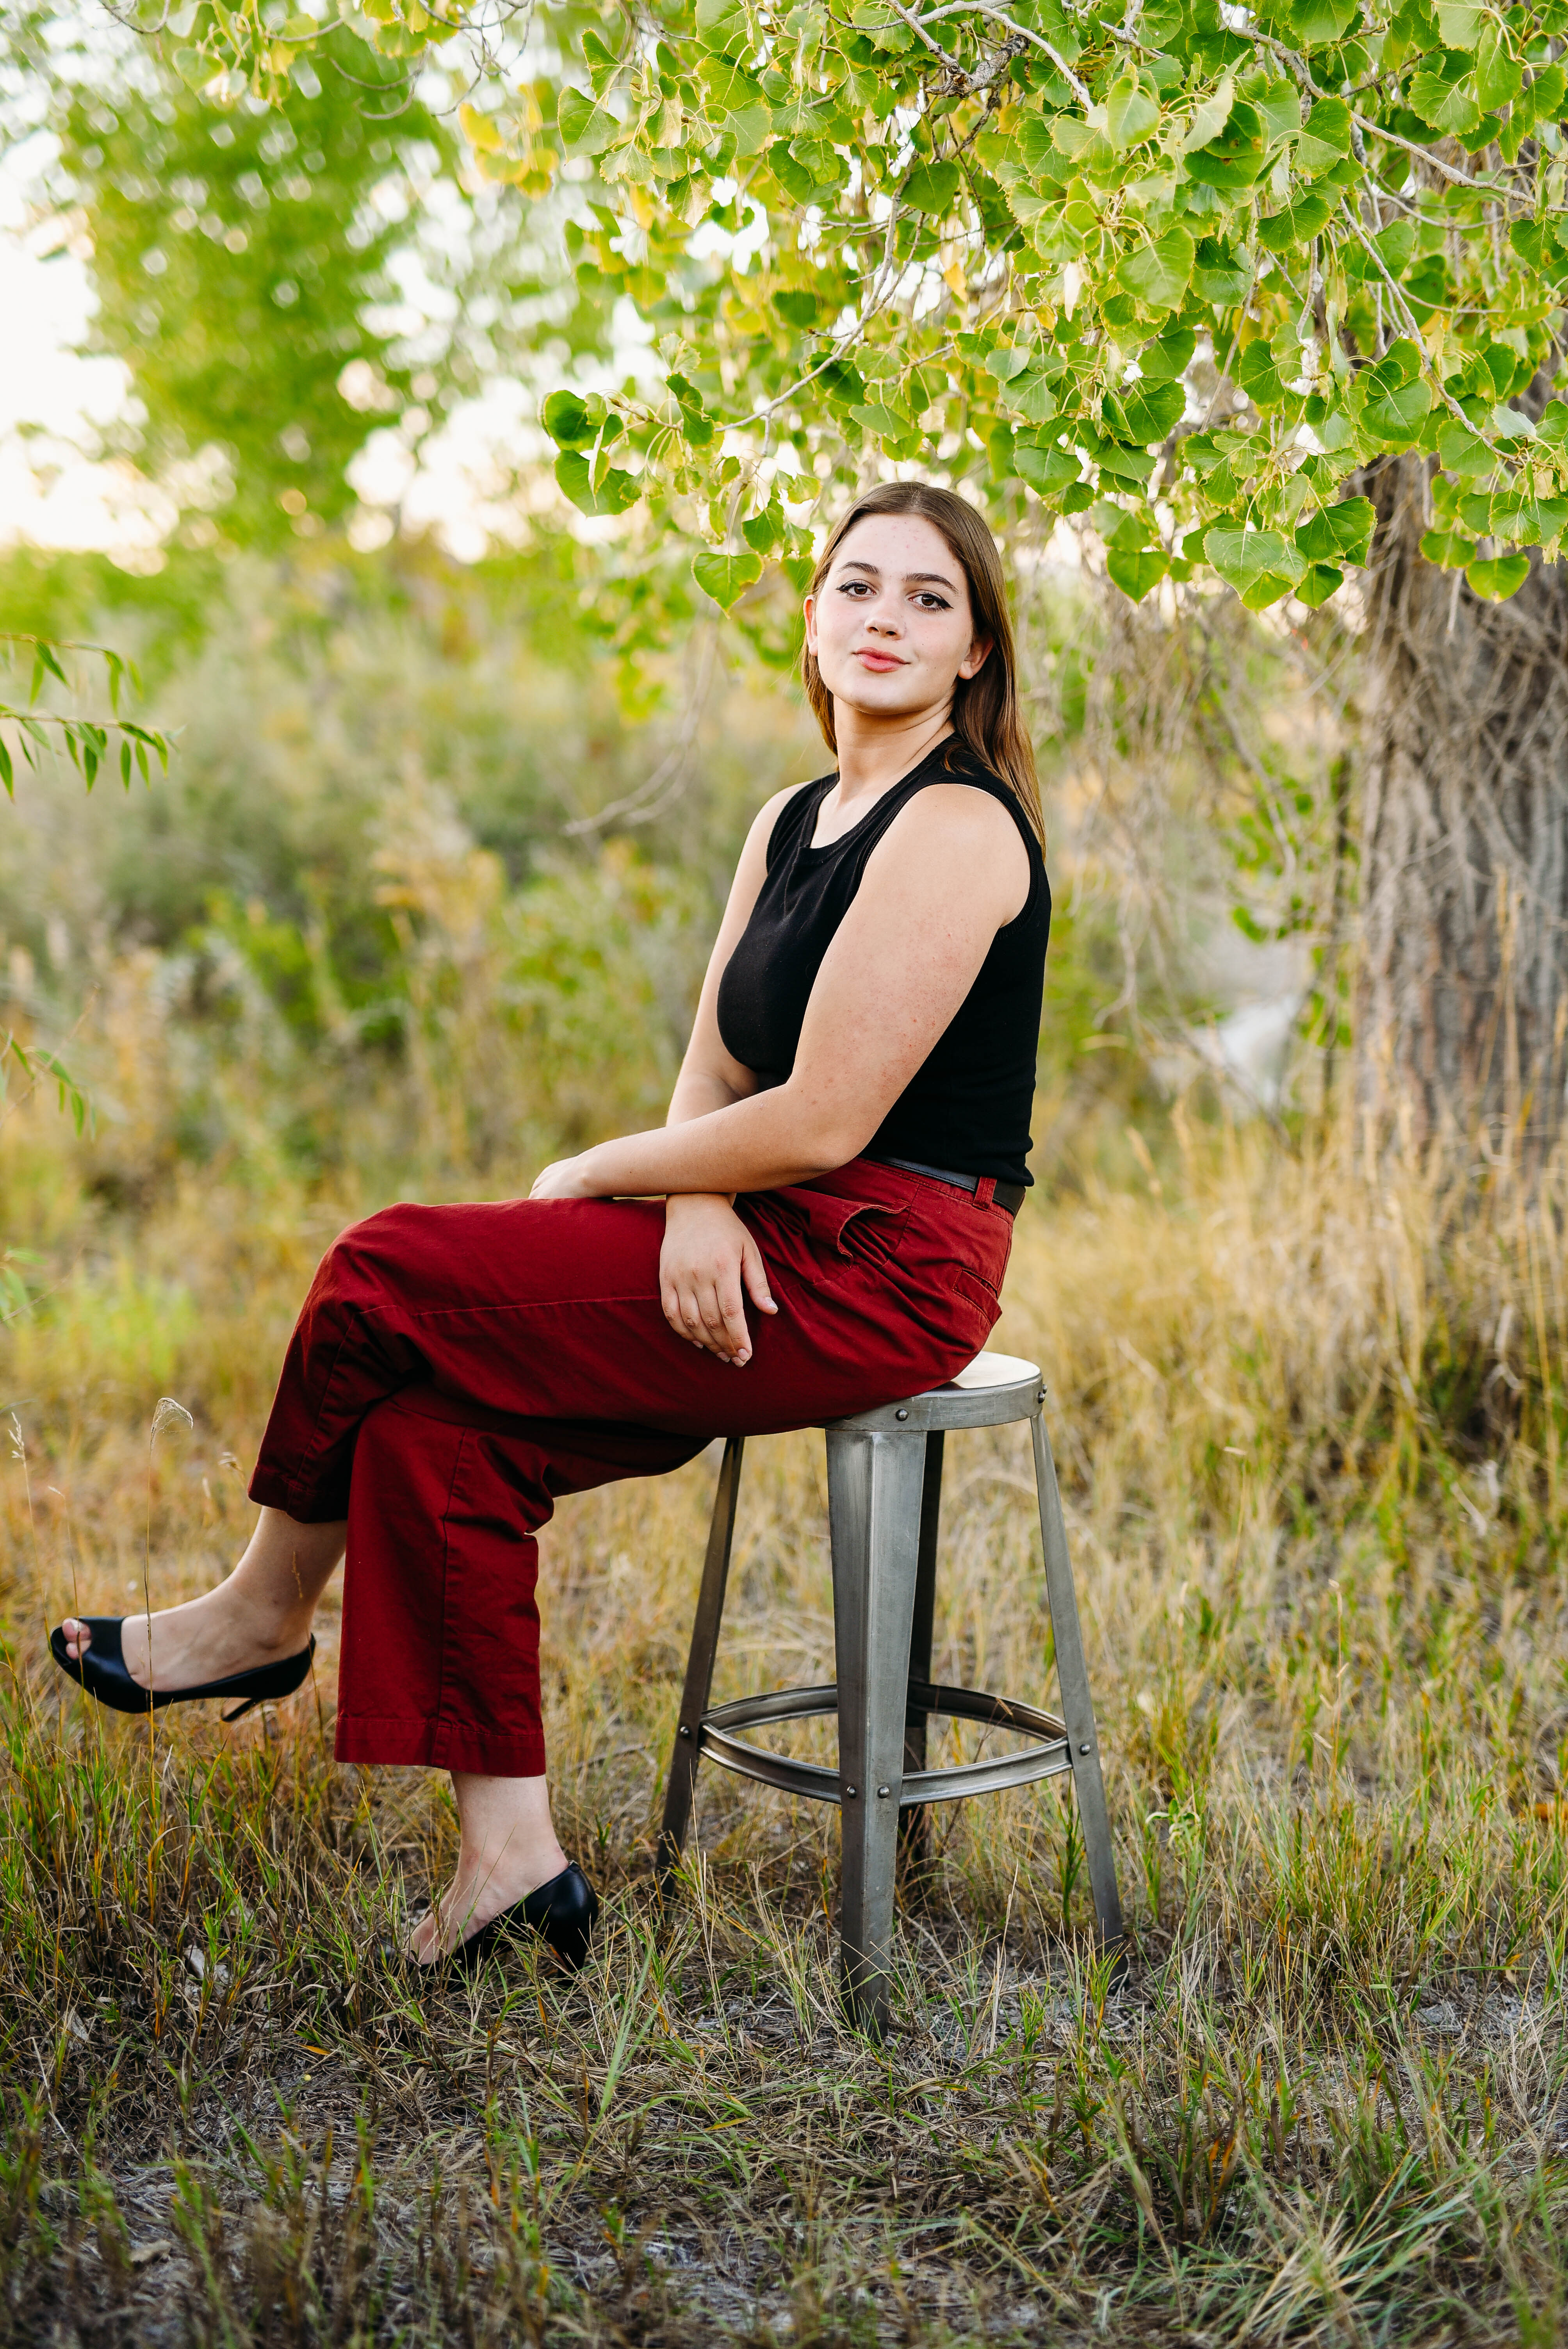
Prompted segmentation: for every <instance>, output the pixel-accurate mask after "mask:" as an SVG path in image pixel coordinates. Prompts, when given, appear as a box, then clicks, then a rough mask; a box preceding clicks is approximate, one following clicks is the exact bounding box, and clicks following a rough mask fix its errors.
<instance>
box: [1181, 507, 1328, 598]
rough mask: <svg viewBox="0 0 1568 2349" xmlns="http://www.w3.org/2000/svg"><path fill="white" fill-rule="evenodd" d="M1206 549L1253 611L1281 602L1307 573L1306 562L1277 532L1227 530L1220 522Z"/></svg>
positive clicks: (1208, 534) (1221, 573)
mask: <svg viewBox="0 0 1568 2349" xmlns="http://www.w3.org/2000/svg"><path fill="white" fill-rule="evenodd" d="M1203 552H1204V554H1206V555H1207V556H1208V558H1209V561H1210V562H1211V563H1212V564H1213V566H1214V569H1215V570H1216V571H1217V572H1218V573H1219V574H1220V577H1221V578H1222V580H1223V581H1224V583H1225V585H1226V586H1227V587H1233V588H1234V589H1235V591H1236V593H1237V595H1239V596H1240V597H1241V599H1242V602H1243V604H1244V605H1246V607H1247V609H1248V611H1249V612H1262V611H1264V610H1266V609H1267V607H1268V605H1271V604H1277V603H1278V602H1279V601H1280V599H1281V598H1282V596H1285V595H1289V594H1290V592H1291V589H1292V588H1293V587H1294V586H1295V585H1296V582H1297V581H1298V580H1300V579H1304V578H1305V575H1306V570H1307V566H1306V564H1305V562H1304V561H1303V560H1302V557H1301V556H1300V555H1299V554H1297V553H1296V551H1295V547H1294V546H1293V545H1292V544H1291V543H1290V541H1289V540H1288V539H1287V538H1282V537H1281V536H1280V534H1279V533H1278V532H1277V531H1273V530H1227V529H1224V528H1222V527H1221V526H1220V525H1218V524H1216V525H1215V527H1214V528H1213V529H1212V530H1211V531H1210V532H1208V533H1207V534H1206V535H1205V537H1204V540H1203Z"/></svg>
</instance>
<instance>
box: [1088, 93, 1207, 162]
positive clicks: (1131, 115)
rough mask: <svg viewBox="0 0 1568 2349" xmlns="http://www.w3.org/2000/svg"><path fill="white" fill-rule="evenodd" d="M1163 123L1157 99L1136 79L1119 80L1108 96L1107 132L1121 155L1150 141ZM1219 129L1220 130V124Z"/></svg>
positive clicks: (1106, 107) (1106, 110)
mask: <svg viewBox="0 0 1568 2349" xmlns="http://www.w3.org/2000/svg"><path fill="white" fill-rule="evenodd" d="M1159 120H1160V108H1159V104H1158V102H1157V100H1155V99H1154V98H1150V95H1149V92H1148V91H1147V90H1146V89H1144V88H1142V87H1141V86H1140V83H1139V81H1138V79H1137V78H1136V76H1134V75H1132V74H1124V75H1123V76H1122V78H1121V79H1120V80H1119V81H1117V82H1113V83H1112V85H1111V87H1110V88H1109V91H1108V92H1107V94H1106V100H1105V130H1106V136H1107V138H1108V139H1109V140H1110V143H1111V145H1112V146H1113V147H1114V148H1115V149H1116V150H1117V152H1118V154H1120V153H1122V152H1123V151H1124V150H1126V149H1127V148H1129V147H1136V146H1137V145H1138V143H1139V141H1140V140H1143V139H1147V138H1148V136H1149V134H1150V131H1151V130H1152V129H1154V128H1155V126H1156V125H1157V123H1158V122H1159ZM1215 128H1216V129H1218V128H1219V126H1218V124H1216V126H1215ZM1211 135H1212V134H1211Z"/></svg>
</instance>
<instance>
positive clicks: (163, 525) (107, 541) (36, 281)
mask: <svg viewBox="0 0 1568 2349" xmlns="http://www.w3.org/2000/svg"><path fill="white" fill-rule="evenodd" d="M43 160H44V156H43V153H42V141H41V140H29V141H27V142H26V143H25V144H24V145H21V146H18V147H16V148H15V149H13V150H12V151H11V152H10V154H9V155H7V156H5V158H4V160H0V318H4V319H5V328H6V331H5V335H4V336H0V544H11V543H15V541H16V540H18V539H26V540H28V541H30V542H31V543H33V544H35V545H39V546H60V547H99V548H103V549H106V550H107V551H108V552H109V553H110V554H113V555H114V556H115V557H116V559H117V560H119V561H120V562H122V563H124V564H126V566H127V567H128V568H129V569H139V568H142V569H145V568H156V567H157V566H158V564H159V563H160V554H159V551H158V550H159V545H160V541H161V540H162V539H163V537H164V536H165V535H166V534H167V533H168V532H169V531H170V529H171V528H172V526H173V523H174V521H175V514H174V511H173V508H172V506H171V504H170V501H169V500H168V499H167V498H165V497H164V496H162V495H161V494H160V492H159V491H158V490H157V489H156V488H155V487H154V486H153V485H152V484H151V483H150V482H149V481H145V480H144V479H143V478H142V476H141V475H140V474H139V472H138V471H137V470H136V468H135V467H134V466H133V465H131V464H129V462H127V461H126V460H123V459H119V458H114V457H104V456H102V455H100V454H98V453H96V452H97V450H98V445H99V436H100V434H101V432H102V431H103V429H104V428H105V427H107V426H109V425H111V424H112V423H113V422H114V421H115V419H117V418H119V417H121V416H123V415H124V414H125V413H126V411H127V408H128V404H129V398H130V391H129V378H128V375H127V371H126V369H125V368H124V367H122V366H121V365H120V363H119V360H118V359H110V358H84V357H80V356H79V355H78V350H77V346H78V345H79V344H80V342H81V341H82V339H83V337H84V336H85V333H86V330H87V327H88V323H89V321H90V318H91V314H92V294H91V290H90V287H89V285H88V273H87V267H86V263H85V258H84V256H83V254H80V253H69V252H67V253H58V254H54V255H52V256H51V257H50V258H49V259H47V260H45V259H43V258H42V257H41V247H42V246H43V245H44V243H46V242H48V241H50V240H52V238H53V236H54V234H55V232H54V231H53V230H52V229H51V230H48V231H41V230H39V229H38V228H37V226H36V224H35V222H34V220H33V217H32V215H31V213H30V210H29V201H28V194H29V189H30V187H31V185H32V184H33V183H34V181H35V177H36V172H37V171H38V169H39V168H40V165H41V163H42V161H43ZM632 339H634V340H636V341H644V340H645V336H640V335H637V334H636V333H635V330H634V331H633V336H632ZM529 405H530V401H529V395H528V393H527V391H526V390H525V388H524V387H523V386H522V385H521V384H520V383H515V382H495V383H492V384H490V385H489V386H488V387H487V388H486V389H485V390H484V392H483V393H482V394H481V396H480V398H477V399H473V400H469V401H468V402H466V403H465V404H464V406H463V407H462V408H461V409H458V410H457V411H456V412H455V413H454V414H453V416H452V417H451V419H449V422H448V424H447V425H446V426H445V427H444V428H443V429H442V430H441V431H440V432H439V433H438V434H436V435H434V436H433V437H432V439H431V440H429V441H428V442H427V444H426V446H425V448H424V450H422V452H421V457H420V461H419V463H418V467H416V466H415V464H414V461H413V460H412V458H411V456H410V453H409V451H408V450H407V448H406V447H404V446H403V444H402V443H401V441H400V440H398V438H397V435H396V434H395V433H392V432H389V431H383V432H377V433H374V434H372V435H371V437H370V439H369V440H368V441H367V443H366V449H365V450H364V451H363V452H362V454H361V456H360V457H359V458H358V459H357V460H356V463H355V465H354V466H353V467H352V468H351V469H350V479H351V480H352V481H353V483H354V486H355V488H356V491H357V492H359V495H360V496H361V498H362V499H364V500H365V502H366V508H367V511H366V513H364V514H363V515H362V516H361V517H360V518H359V520H358V522H357V523H356V526H355V534H356V537H358V538H359V539H360V540H361V541H362V542H363V543H366V544H375V543H378V541H379V540H380V539H382V538H385V536H386V535H387V532H388V530H389V527H390V524H389V521H388V519H387V516H386V515H385V514H384V513H382V512H377V509H378V508H383V507H385V506H387V505H391V504H393V503H395V502H397V500H398V499H399V498H401V499H402V501H403V513H404V517H405V520H406V522H407V524H408V526H409V527H411V528H416V529H418V528H428V527H430V526H432V525H434V526H436V527H438V529H439V531H440V533H441V535H442V536H443V538H444V539H445V540H446V542H447V543H448V544H449V546H450V548H451V550H452V552H453V554H457V555H458V556H459V557H461V558H463V559H465V560H469V561H472V560H474V559H476V558H477V557H478V556H479V555H480V554H482V553H483V552H484V549H485V546H486V544H487V543H488V542H489V541H490V539H491V538H492V537H493V538H500V539H506V538H508V537H511V536H513V535H515V533H516V531H517V528H518V523H519V519H520V517H519V514H518V511H517V504H516V499H515V492H514V488H513V473H512V468H513V467H514V466H515V465H516V463H517V462H518V460H519V459H520V458H523V457H528V456H531V455H533V454H535V453H536V448H535V444H536V442H537V440H538V434H537V430H536V429H535V428H533V427H531V424H530V423H529V421H528V419H527V414H526V411H527V409H528V407H529Z"/></svg>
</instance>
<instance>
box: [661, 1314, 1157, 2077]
mask: <svg viewBox="0 0 1568 2349" xmlns="http://www.w3.org/2000/svg"><path fill="white" fill-rule="evenodd" d="M1045 1400H1046V1391H1045V1388H1044V1387H1043V1386H1042V1385H1041V1383H1040V1373H1039V1371H1038V1370H1037V1367H1036V1365H1035V1364H1034V1363H1033V1362H1026V1361H1019V1360H1017V1359H1016V1357H1015V1356H1013V1355H1009V1354H979V1355H977V1356H976V1357H975V1361H973V1362H971V1363H970V1365H969V1367H968V1369H967V1370H965V1371H961V1372H960V1373H959V1375H958V1377H957V1378H955V1379H954V1381H952V1383H951V1384H950V1385H947V1386H944V1387H934V1388H933V1389H932V1391H931V1392H929V1393H928V1394H922V1395H912V1396H911V1398H910V1400H909V1401H908V1402H902V1403H889V1404H887V1405H886V1406H885V1408H884V1409H882V1410H881V1411H868V1412H861V1413H858V1414H857V1415H856V1416H855V1417H854V1418H853V1419H840V1420H834V1421H831V1422H830V1423H828V1425H827V1429H826V1433H827V1438H828V1516H829V1526H830V1536H831V1541H832V1551H833V1630H834V1644H835V1647H836V1650H837V1654H838V1672H839V1677H838V1683H837V1685H836V1686H835V1687H832V1688H794V1689H780V1690H779V1691H778V1692H776V1693H775V1694H773V1695H769V1696H747V1697H740V1698H738V1699H737V1700H736V1702H734V1703H732V1704H721V1705H719V1706H717V1707H716V1708H715V1709H713V1710H712V1711H710V1710H709V1707H708V1698H709V1695H710V1693H711V1692H712V1687H713V1664H714V1656H715V1654H716V1652H717V1647H718V1633H719V1625H720V1622H721V1620H722V1619H723V1615H724V1592H725V1584H726V1582H727V1578H728V1574H729V1555H730V1548H731V1546H732V1543H733V1541H734V1537H735V1509H736V1502H737V1500H738V1495H739V1491H740V1462H741V1454H742V1452H743V1450H744V1448H745V1446H744V1439H743V1438H742V1437H740V1436H731V1437H730V1439H729V1441H728V1442H727V1444H726V1445H725V1448H724V1463H723V1465H722V1467H721V1468H720V1470H719V1476H718V1492H717V1497H716V1499H715V1502H714V1509H713V1522H712V1525H711V1526H710V1527H709V1531H708V1537H707V1562H706V1564H705V1566H704V1568H703V1577H702V1592H701V1596H700V1597H699V1599H698V1600H697V1609H696V1623H695V1625H694V1627H693V1630H692V1643H691V1657H690V1660H689V1661H688V1663H687V1665H686V1689H685V1692H684V1694H683V1695H682V1698H681V1710H680V1725H679V1727H678V1729H677V1730H676V1743H675V1751H674V1753H673V1754H672V1756H671V1760H670V1775H669V1785H668V1788H667V1791H666V1793H665V1816H664V1826H663V1829H662V1831H661V1833H660V1837H659V1860H658V1866H659V1877H660V1882H661V1884H662V1885H664V1886H666V1887H667V1885H668V1883H669V1879H670V1878H671V1876H672V1875H673V1873H674V1870H675V1868H676V1863H677V1862H678V1860H679V1858H680V1854H681V1847H682V1846H683V1845H684V1843H685V1841H686V1827H687V1825H688V1823H689V1821H690V1818H691V1806H692V1795H693V1793H694V1791H695V1789H696V1774H697V1765H698V1764H699V1763H700V1762H701V1760H702V1757H703V1755H704V1754H709V1755H711V1756H712V1758H713V1760H714V1761H715V1762H717V1763H718V1764H720V1765H721V1767H723V1768H724V1769H726V1770H734V1771H736V1772H738V1774H739V1775H740V1776H741V1777H743V1778H755V1779H758V1781H759V1782H760V1783H761V1784H762V1785H765V1786H779V1787H782V1788H783V1789H784V1790H785V1791H786V1792H787V1793H789V1794H792V1795H808V1796H810V1798H811V1799H812V1800H813V1801H815V1802H822V1803H837V1804H838V1805H839V1806H840V1808H841V1811H842V1813H843V1906H842V1919H841V1945H842V1966H843V1989H844V2000H845V2005H846V2008H847V2010H848V2012H849V2013H850V2015H851V2019H852V2020H853V2021H855V2022H856V2023H860V2024H861V2026H862V2027H863V2028H865V2029H867V2030H869V2031H871V2032H872V2033H877V2034H879V2035H880V2033H882V2031H883V2030H884V2029H885V2028H886V2024H887V2013H888V1959H889V1950H890V1946H891V1943H892V1912H893V1871H894V1863H895V1859H896V1857H897V1847H898V1830H899V1823H900V1815H901V1812H902V1811H903V1809H905V1808H913V1806H921V1805H924V1804H926V1803H945V1802H954V1801H956V1800H958V1799H959V1798H960V1797H962V1796H964V1795H984V1794H989V1793H992V1792H993V1791H995V1789H996V1788H998V1787H1001V1786H1022V1785H1028V1784H1029V1782H1030V1781H1031V1780H1033V1779H1036V1778H1050V1777H1054V1776H1056V1775H1057V1774H1058V1773H1060V1772H1062V1771H1070V1772H1071V1773H1072V1779H1073V1786H1074V1790H1075V1792H1076V1794H1077V1796H1078V1817H1079V1821H1080V1824H1081V1826H1082V1830H1083V1839H1084V1854H1085V1857H1086V1859H1087V1861H1088V1880H1089V1889H1090V1890H1091V1892H1092V1894H1093V1896H1094V1908H1095V1916H1096V1919H1097V1920H1098V1923H1099V1933H1100V1937H1101V1940H1102V1941H1103V1942H1104V1943H1106V1944H1108V1945H1110V1944H1114V1943H1117V1942H1119V1940H1121V1937H1122V1926H1121V1902H1120V1899H1119V1897H1118V1894H1117V1889H1116V1865H1115V1860H1114V1857H1113V1855H1112V1851H1111V1843H1110V1823H1109V1818H1108V1817H1107V1815H1106V1807H1105V1786H1104V1783H1103V1781H1102V1779H1101V1777H1100V1768H1099V1740H1098V1739H1097V1737H1096V1735H1095V1727H1094V1711H1093V1707H1092V1706H1091V1704H1090V1702H1089V1693H1088V1674H1087V1672H1086V1671H1085V1669H1084V1660H1083V1640H1082V1638H1081V1636H1080V1634H1079V1630H1078V1597H1077V1593H1076V1592H1075V1590H1074V1588H1073V1575H1072V1564H1071V1561H1070V1559H1069V1558H1068V1537H1067V1527H1066V1526H1065V1525H1064V1523H1063V1521H1062V1505H1061V1496H1060V1495H1059V1494H1058V1492H1057V1472H1056V1466H1055V1464H1054V1462H1053V1461H1052V1458H1051V1447H1050V1444H1049V1441H1048V1439H1047V1434H1046V1423H1045V1414H1044V1410H1043V1405H1044V1403H1045ZM1023 1419H1026V1420H1027V1421H1028V1423H1029V1427H1030V1433H1031V1434H1032V1435H1033V1438H1034V1446H1035V1483H1036V1487H1037V1494H1038V1498H1039V1508H1040V1539H1041V1543H1042V1545H1043V1547H1044V1551H1045V1561H1046V1597H1047V1603H1048V1605H1049V1608H1050V1615H1051V1628H1052V1630H1053V1632H1054V1633H1055V1638H1056V1654H1057V1680H1058V1682H1060V1686H1061V1701H1062V1716H1063V1717H1062V1718H1061V1719H1060V1720H1058V1719H1057V1717H1056V1715H1055V1714H1053V1713H1042V1712H1040V1711H1039V1710H1038V1709H1037V1707H1036V1706H1034V1705H1029V1704H1021V1703H1019V1702H1016V1700H1015V1699H1013V1698H1010V1697H998V1696H986V1695H984V1694H982V1692H980V1691H979V1690H977V1689H961V1688H942V1687H937V1686H934V1684H933V1682H932V1678H931V1636H932V1619H933V1613H934V1600H935V1592H936V1537H937V1523H938V1516H939V1512H940V1507H941V1500H942V1458H943V1445H944V1439H945V1436H946V1433H947V1430H948V1429H949V1428H952V1427H1000V1426H1005V1425H1006V1424H1008V1423H1010V1422H1012V1421H1014V1420H1023ZM815 1713H837V1715H838V1719H839V1766H838V1769H837V1770H836V1771H833V1770H827V1769H823V1768H821V1767H820V1765H819V1764H816V1763H812V1762H794V1761H790V1760H788V1759H787V1758H786V1757H785V1756H784V1755H782V1754H770V1753H769V1752H767V1751H766V1750H765V1749H764V1748H763V1747H761V1746H759V1745H753V1744H749V1743H748V1742H747V1741H746V1740H745V1739H743V1738H741V1737H740V1736H738V1734H737V1732H738V1731H740V1730H743V1729H755V1728H757V1727H758V1726H759V1725H760V1724H761V1723H764V1722H773V1721H800V1720H804V1719H806V1718H807V1717H808V1716H809V1715H811V1714H815ZM933 1713H941V1714H945V1715H947V1716H949V1717H953V1718H956V1719H959V1720H964V1721H976V1722H983V1723H987V1724H989V1725H990V1726H993V1727H995V1728H1001V1729H1011V1730H1016V1731H1021V1732H1023V1733H1025V1734H1026V1735H1027V1736H1029V1737H1032V1738H1033V1739H1034V1740H1035V1741H1036V1742H1035V1744H1033V1745H1032V1746H1030V1747H1028V1748H1026V1750H1025V1751H1023V1752H1022V1753H1017V1754H1005V1755H1001V1756H999V1757H998V1758H997V1759H995V1760H994V1761H979V1762H965V1763H962V1764H958V1765H956V1766H955V1767H953V1768H949V1769H945V1770H928V1769H927V1768H926V1766H925V1758H926V1756H925V1729H926V1723H927V1721H928V1720H929V1719H930V1717H931V1715H932V1714H933ZM917 1816H918V1813H917Z"/></svg>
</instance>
